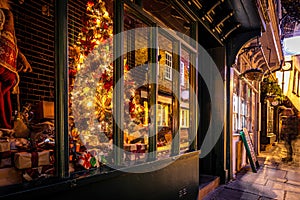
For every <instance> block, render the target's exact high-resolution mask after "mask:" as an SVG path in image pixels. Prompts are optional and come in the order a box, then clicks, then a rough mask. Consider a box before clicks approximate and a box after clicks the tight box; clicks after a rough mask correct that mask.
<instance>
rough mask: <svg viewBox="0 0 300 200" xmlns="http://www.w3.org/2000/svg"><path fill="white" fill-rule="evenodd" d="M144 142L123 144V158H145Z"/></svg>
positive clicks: (131, 159)
mask: <svg viewBox="0 0 300 200" xmlns="http://www.w3.org/2000/svg"><path fill="white" fill-rule="evenodd" d="M146 147H147V145H146V144H142V143H136V144H124V150H125V160H130V161H133V160H134V161H135V160H139V159H144V158H145V153H146Z"/></svg>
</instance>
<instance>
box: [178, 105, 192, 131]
mask: <svg viewBox="0 0 300 200" xmlns="http://www.w3.org/2000/svg"><path fill="white" fill-rule="evenodd" d="M189 121H190V120H189V110H187V109H181V113H180V126H181V127H182V128H188V127H189Z"/></svg>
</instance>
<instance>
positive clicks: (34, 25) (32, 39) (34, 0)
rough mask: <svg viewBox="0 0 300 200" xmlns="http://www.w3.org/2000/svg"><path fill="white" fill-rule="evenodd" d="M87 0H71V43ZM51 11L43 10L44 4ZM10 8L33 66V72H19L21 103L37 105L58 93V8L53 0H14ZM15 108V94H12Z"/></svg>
mask: <svg viewBox="0 0 300 200" xmlns="http://www.w3.org/2000/svg"><path fill="white" fill-rule="evenodd" d="M86 2H87V0H83V1H78V0H69V1H68V12H69V13H68V20H69V22H68V34H69V44H73V43H74V40H76V37H77V35H78V33H79V31H80V28H81V26H82V23H81V16H82V14H83V12H85V9H86ZM43 6H44V7H48V8H49V11H48V12H46V13H42V7H43ZM11 10H12V12H13V14H14V19H15V31H16V37H17V43H18V46H19V49H20V51H21V52H22V53H23V54H24V55H25V56H26V58H27V60H28V61H29V63H30V64H31V66H32V72H20V73H19V75H20V85H19V86H20V103H21V106H22V105H24V104H25V103H32V104H35V103H37V102H38V101H41V100H45V101H54V95H55V90H54V87H55V69H54V65H55V43H54V42H55V11H54V0H25V1H24V3H23V4H20V3H19V1H17V0H14V1H12V3H11ZM12 102H13V106H14V109H16V96H15V95H13V96H12Z"/></svg>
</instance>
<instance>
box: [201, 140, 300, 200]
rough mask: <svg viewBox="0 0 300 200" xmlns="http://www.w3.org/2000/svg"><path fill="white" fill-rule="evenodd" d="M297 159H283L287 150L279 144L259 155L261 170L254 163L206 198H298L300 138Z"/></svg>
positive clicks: (231, 199) (250, 199)
mask: <svg viewBox="0 0 300 200" xmlns="http://www.w3.org/2000/svg"><path fill="white" fill-rule="evenodd" d="M293 149H294V155H293V161H291V162H282V158H284V157H286V154H287V151H286V149H285V146H284V143H283V142H280V143H276V145H274V146H271V147H270V148H269V149H268V150H267V151H264V152H261V154H260V155H258V160H259V163H260V169H259V170H258V172H257V173H253V172H252V170H251V168H250V165H248V166H247V167H245V168H243V169H242V170H241V171H240V172H239V173H238V174H237V177H236V179H235V180H232V181H231V182H229V183H227V184H225V185H220V186H219V187H218V188H217V189H215V190H214V191H212V192H211V193H209V194H208V195H207V196H206V197H205V198H204V200H210V199H220V200H222V199H223V200H225V199H228V200H235V199H247V200H256V199H257V200H258V199H259V200H263V199H264V200H266V199H278V200H298V199H300V138H299V137H298V139H297V140H296V141H294V142H293Z"/></svg>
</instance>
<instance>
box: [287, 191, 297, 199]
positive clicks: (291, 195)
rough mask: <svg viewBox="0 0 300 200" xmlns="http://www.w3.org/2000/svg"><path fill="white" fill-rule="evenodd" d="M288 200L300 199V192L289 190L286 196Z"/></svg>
mask: <svg viewBox="0 0 300 200" xmlns="http://www.w3.org/2000/svg"><path fill="white" fill-rule="evenodd" d="M285 199H286V200H299V199H300V193H297V192H289V191H288V192H287V193H286V196H285Z"/></svg>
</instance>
